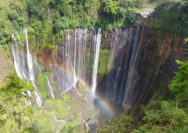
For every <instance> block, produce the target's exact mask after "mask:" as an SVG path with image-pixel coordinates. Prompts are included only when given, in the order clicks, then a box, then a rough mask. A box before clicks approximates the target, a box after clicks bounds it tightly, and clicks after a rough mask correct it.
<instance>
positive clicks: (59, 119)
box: [0, 73, 83, 133]
mask: <svg viewBox="0 0 188 133" xmlns="http://www.w3.org/2000/svg"><path fill="white" fill-rule="evenodd" d="M33 90H34V88H33V87H32V85H31V84H30V83H28V82H27V81H26V80H25V79H19V78H18V77H17V76H16V74H15V73H13V74H10V75H8V77H7V79H6V82H5V86H4V87H2V88H0V132H1V133H12V132H14V133H47V132H49V133H54V132H62V133H75V132H77V133H79V131H83V130H82V129H80V128H82V126H80V123H77V122H75V115H73V114H68V113H69V112H68V111H67V104H66V103H65V102H63V101H62V100H58V99H51V100H47V101H46V104H44V106H42V107H33V106H31V105H29V102H30V101H31V102H32V100H31V99H30V98H29V97H28V96H27V95H26V94H27V92H28V91H30V92H31V93H32V91H33ZM23 93H24V94H23ZM64 100H65V101H66V100H68V99H65V98H64ZM67 115H68V116H70V118H69V120H66V122H65V118H66V117H67ZM78 129H79V130H78Z"/></svg>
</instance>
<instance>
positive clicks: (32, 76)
mask: <svg viewBox="0 0 188 133" xmlns="http://www.w3.org/2000/svg"><path fill="white" fill-rule="evenodd" d="M24 33H25V38H26V51H27V65H28V69H29V77H28V79H29V81H31V83H32V84H33V86H34V87H35V91H34V94H35V97H36V102H37V105H39V106H41V105H42V97H41V95H40V92H39V90H38V88H37V86H36V84H35V74H34V69H33V59H32V56H31V54H30V51H29V41H28V35H27V29H25V30H24Z"/></svg>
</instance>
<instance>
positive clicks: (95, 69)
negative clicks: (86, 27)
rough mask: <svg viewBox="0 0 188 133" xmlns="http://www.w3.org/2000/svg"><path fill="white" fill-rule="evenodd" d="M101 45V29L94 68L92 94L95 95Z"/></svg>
mask: <svg viewBox="0 0 188 133" xmlns="http://www.w3.org/2000/svg"><path fill="white" fill-rule="evenodd" d="M100 44H101V29H99V30H98V33H97V35H96V49H95V60H94V68H93V79H92V81H93V82H92V92H93V93H95V91H96V87H97V72H98V71H97V70H98V61H99V53H100Z"/></svg>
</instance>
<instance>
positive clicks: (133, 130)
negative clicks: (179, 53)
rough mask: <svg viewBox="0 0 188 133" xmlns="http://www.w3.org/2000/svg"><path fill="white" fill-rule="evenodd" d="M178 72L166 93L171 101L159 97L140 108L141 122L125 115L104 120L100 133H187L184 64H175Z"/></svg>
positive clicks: (187, 70)
mask: <svg viewBox="0 0 188 133" xmlns="http://www.w3.org/2000/svg"><path fill="white" fill-rule="evenodd" d="M178 63H179V64H180V67H179V71H178V72H177V73H176V75H175V76H174V78H173V80H172V83H171V85H170V91H171V92H172V93H173V94H174V95H175V96H176V98H174V99H173V100H172V99H171V100H163V99H161V97H159V98H157V99H155V100H152V101H150V103H149V104H147V105H144V106H142V110H141V111H139V112H140V113H141V115H140V116H143V117H142V118H141V119H140V118H136V117H131V116H129V115H123V116H120V117H119V118H118V119H117V118H116V119H115V120H112V121H107V122H106V123H105V124H104V125H103V126H102V127H101V128H100V129H99V130H100V132H101V133H115V132H120V133H122V132H124V133H146V132H147V133H174V132H175V133H187V132H188V126H187V125H188V105H187V103H188V61H187V62H178Z"/></svg>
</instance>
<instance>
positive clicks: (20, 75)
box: [12, 33, 23, 78]
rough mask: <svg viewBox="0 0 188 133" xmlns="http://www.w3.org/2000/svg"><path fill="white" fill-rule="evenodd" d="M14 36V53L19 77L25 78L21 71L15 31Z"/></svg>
mask: <svg viewBox="0 0 188 133" xmlns="http://www.w3.org/2000/svg"><path fill="white" fill-rule="evenodd" d="M12 38H13V39H14V44H13V45H12V54H13V58H14V66H15V70H16V73H17V75H18V77H19V78H23V77H22V74H21V71H20V66H19V63H20V60H19V55H18V48H17V40H16V38H15V36H14V34H13V33H12Z"/></svg>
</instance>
